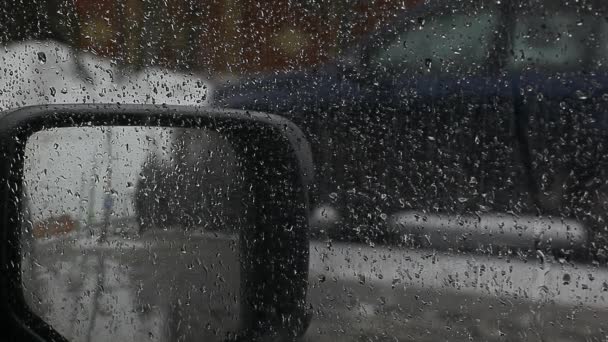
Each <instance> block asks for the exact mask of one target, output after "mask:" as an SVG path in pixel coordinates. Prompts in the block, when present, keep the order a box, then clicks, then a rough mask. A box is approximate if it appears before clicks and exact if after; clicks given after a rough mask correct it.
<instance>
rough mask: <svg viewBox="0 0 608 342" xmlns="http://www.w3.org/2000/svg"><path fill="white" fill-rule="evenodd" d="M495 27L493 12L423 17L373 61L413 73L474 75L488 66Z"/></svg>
mask: <svg viewBox="0 0 608 342" xmlns="http://www.w3.org/2000/svg"><path fill="white" fill-rule="evenodd" d="M412 21H413V20H412ZM495 25H496V16H495V15H494V14H492V13H490V12H480V13H477V14H476V13H470V14H452V15H441V16H429V17H424V18H422V17H421V18H418V19H417V21H416V22H414V23H411V25H408V26H407V29H406V31H405V32H403V33H401V34H400V35H399V36H398V37H397V39H395V40H394V41H392V42H391V43H390V45H388V46H387V47H386V48H383V49H381V50H380V51H379V52H378V53H377V54H376V55H374V56H373V61H374V62H376V63H379V64H381V65H384V66H389V67H391V68H392V69H396V68H399V69H407V70H410V71H414V72H415V71H427V70H429V71H430V70H432V71H437V72H445V73H449V72H467V71H474V70H477V69H479V68H481V67H482V66H483V65H484V63H485V62H484V61H485V59H486V57H487V56H488V53H489V48H490V44H491V42H492V33H493V29H494V27H495Z"/></svg>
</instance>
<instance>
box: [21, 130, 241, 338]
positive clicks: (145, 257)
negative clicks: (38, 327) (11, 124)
mask: <svg viewBox="0 0 608 342" xmlns="http://www.w3.org/2000/svg"><path fill="white" fill-rule="evenodd" d="M235 153H236V152H235V150H234V149H233V147H232V146H231V144H230V143H229V142H228V141H227V140H226V139H224V138H223V137H221V136H220V135H218V134H217V133H216V132H214V131H208V130H201V129H176V128H167V127H70V128H55V129H49V130H43V131H39V132H37V133H35V134H34V135H32V136H31V137H30V138H29V140H28V141H27V144H26V153H25V162H24V184H23V201H22V203H23V211H22V212H23V224H22V234H21V237H22V238H21V240H22V255H23V259H22V282H23V287H24V289H25V290H24V291H25V293H24V295H25V298H26V301H27V303H28V305H29V306H30V308H31V310H32V311H33V312H34V313H35V314H37V315H39V316H40V317H42V318H43V319H44V320H45V321H46V322H48V323H49V324H50V325H51V326H52V327H53V328H54V329H55V330H57V331H58V332H59V333H61V334H62V335H63V336H65V337H66V338H67V339H68V340H71V341H108V340H110V339H112V340H116V341H142V340H146V341H177V340H179V341H189V340H197V341H215V340H218V341H220V340H226V339H227V338H229V336H230V335H231V334H232V333H234V332H235V331H236V330H237V329H238V326H239V282H240V278H239V273H240V270H239V267H240V266H239V241H238V231H239V230H240V229H241V228H242V227H243V226H244V225H245V224H247V220H245V219H244V217H245V213H246V210H245V207H244V205H243V203H244V198H243V196H244V194H245V192H244V181H243V172H242V169H241V167H240V164H239V162H238V160H237V158H236V154H235Z"/></svg>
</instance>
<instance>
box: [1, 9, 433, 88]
mask: <svg viewBox="0 0 608 342" xmlns="http://www.w3.org/2000/svg"><path fill="white" fill-rule="evenodd" d="M3 2H5V3H6V6H3V7H5V8H6V7H10V8H13V10H12V11H10V10H9V11H5V12H3V13H1V14H0V15H3V16H5V18H0V19H2V20H1V21H2V22H3V23H5V24H4V25H6V27H3V30H2V33H0V37H1V40H2V41H4V42H6V41H14V40H22V39H28V38H44V37H45V36H47V35H51V36H52V37H53V38H57V37H61V39H63V40H64V41H65V42H68V43H70V45H72V46H75V47H79V48H82V49H85V50H89V51H92V52H94V53H96V54H98V55H100V56H104V57H110V58H113V59H115V60H116V61H117V62H118V63H119V64H122V65H127V66H130V67H133V68H136V69H139V68H143V67H147V66H152V65H156V66H161V67H167V68H171V69H175V70H190V71H193V72H197V73H203V74H207V75H208V76H209V77H210V78H217V77H220V76H222V77H223V76H226V75H230V74H236V75H243V74H248V73H253V72H260V71H265V72H268V71H274V70H290V69H294V68H301V67H310V66H316V65H319V64H321V63H323V62H324V61H327V60H329V59H331V58H332V57H335V56H336V55H338V54H339V53H340V51H341V50H343V49H345V48H347V47H348V46H351V44H352V43H353V42H354V41H356V40H357V39H359V38H361V37H363V36H365V35H366V34H367V33H369V32H371V31H373V30H374V29H377V28H378V27H379V26H380V25H381V23H382V22H384V21H386V20H389V19H390V15H391V13H392V14H394V13H395V10H396V9H403V8H408V7H411V6H415V5H416V4H419V3H421V2H422V1H421V0H376V1H374V0H370V1H356V2H353V1H348V0H337V1H329V0H300V1H288V0H268V1H264V2H260V1H254V0H245V1H236V0H148V1H139V0H49V1H48V2H47V1H40V0H37V1H24V0H19V1H17V2H14V1H12V0H3ZM34 7H39V8H40V9H41V10H40V11H38V13H36V12H34V11H32V10H31V9H32V8H34ZM45 7H48V8H47V9H46V10H45ZM45 12H46V13H53V14H55V13H57V15H53V16H52V18H50V20H45V18H40V17H39V16H44V14H43V13H45ZM0 25H2V24H0Z"/></svg>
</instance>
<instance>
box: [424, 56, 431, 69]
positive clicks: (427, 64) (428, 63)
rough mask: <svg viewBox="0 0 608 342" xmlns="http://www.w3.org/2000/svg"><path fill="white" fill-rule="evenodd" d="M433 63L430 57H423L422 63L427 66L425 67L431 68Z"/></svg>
mask: <svg viewBox="0 0 608 342" xmlns="http://www.w3.org/2000/svg"><path fill="white" fill-rule="evenodd" d="M432 64H433V60H432V59H430V58H425V59H424V65H425V66H426V67H427V69H429V70H430V69H431V65H432Z"/></svg>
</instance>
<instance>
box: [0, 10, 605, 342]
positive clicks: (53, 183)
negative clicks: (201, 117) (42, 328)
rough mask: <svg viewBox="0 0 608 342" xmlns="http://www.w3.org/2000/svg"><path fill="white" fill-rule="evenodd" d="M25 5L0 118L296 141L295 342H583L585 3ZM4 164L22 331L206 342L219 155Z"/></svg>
mask: <svg viewBox="0 0 608 342" xmlns="http://www.w3.org/2000/svg"><path fill="white" fill-rule="evenodd" d="M33 3H34V5H31V6H28V5H24V4H20V5H19V6H5V8H2V9H0V29H1V30H0V41H1V42H2V47H1V48H0V60H1V61H2V63H1V65H2V67H1V68H0V111H7V110H11V109H15V108H19V107H23V106H28V105H33V104H58V103H94V104H101V103H112V104H115V103H118V104H154V105H158V106H164V105H186V106H192V107H213V108H224V109H242V110H245V111H247V112H248V113H250V112H251V111H261V112H267V113H272V114H277V115H280V116H282V117H285V118H287V119H288V120H290V121H292V122H293V123H295V124H296V125H297V126H298V127H300V128H301V129H302V131H303V132H304V135H305V136H306V139H307V140H308V141H309V143H310V145H311V148H312V157H313V161H314V172H313V173H314V181H313V184H312V185H311V187H310V208H309V209H310V215H309V229H310V232H309V233H310V234H309V235H310V241H309V242H310V248H309V249H310V261H309V277H308V283H307V290H308V297H307V310H308V311H307V312H309V313H310V321H308V322H307V323H308V325H307V329H306V330H305V331H303V332H301V334H300V335H299V336H298V340H301V341H604V340H606V336H607V333H606V331H607V329H608V320H607V318H608V224H607V222H608V68H607V66H608V3H607V2H606V1H604V0H578V1H558V0H513V1H506V0H492V1H485V0H462V1H447V0H446V1H439V0H438V1H424V0H382V1H380V0H377V1H363V0H361V1H360V0H354V1H350V0H349V1H347V0H336V1H319V0H303V1H286V0H267V1H262V0H247V1H232V0H214V1H198V0H168V1H164V0H145V1H141V2H138V1H119V0H104V1H90V0H78V1H64V0H37V1H34V2H33ZM0 115H1V114H0ZM108 132H110V133H108ZM28 151H29V152H28V153H30V154H29V155H28V159H27V164H26V166H27V168H26V170H27V174H26V176H27V177H26V183H25V184H24V186H25V189H26V190H27V191H26V192H25V193H24V194H23V198H22V199H21V200H22V202H23V203H24V212H26V213H27V217H25V219H24V222H23V226H22V229H23V232H24V239H23V241H22V248H23V250H24V251H25V252H26V253H25V256H24V258H23V285H24V287H25V288H26V290H25V293H24V294H25V297H26V298H27V300H28V305H29V306H30V308H31V309H32V310H33V311H34V312H35V313H36V314H38V315H40V316H41V317H43V318H44V320H45V321H47V322H48V323H49V324H51V325H52V326H53V327H54V328H55V329H56V330H58V331H59V332H60V333H61V334H62V335H64V336H66V337H67V338H68V339H69V340H74V341H87V342H88V341H93V340H96V341H97V340H99V341H105V340H109V339H112V338H114V337H115V338H120V339H126V340H131V339H137V340H139V339H142V340H150V341H198V340H200V339H202V338H205V339H209V340H214V339H215V340H222V339H226V338H230V336H232V335H231V334H232V333H233V331H234V330H235V329H237V328H238V326H239V324H240V322H239V321H238V318H237V316H238V315H236V314H235V312H237V311H238V310H239V304H238V302H239V298H240V297H239V293H240V292H239V291H238V284H237V283H238V282H239V277H240V273H239V265H238V263H239V260H238V253H236V252H235V251H236V248H237V247H238V244H239V243H246V242H243V241H239V240H238V239H237V238H236V236H237V233H238V232H239V229H242V227H245V226H247V224H248V221H247V213H245V211H246V210H244V208H245V207H246V204H248V203H249V202H247V200H248V199H247V196H246V194H247V189H246V188H243V183H242V182H241V181H242V171H243V170H241V168H242V165H240V164H239V163H238V162H237V160H236V159H235V156H234V155H235V153H237V152H238V151H235V150H234V148H233V146H231V144H230V143H228V142H227V141H225V140H224V139H223V137H222V136H221V135H218V134H214V133H212V132H209V131H198V132H187V131H183V130H179V129H170V128H167V127H164V128H163V127H154V128H151V127H137V128H135V127H130V128H125V127H111V128H108V127H104V128H99V129H95V130H91V131H86V130H84V131H82V130H80V131H79V130H76V131H73V132H67V131H65V130H63V131H62V130H56V131H51V132H47V131H45V132H42V133H39V134H38V135H37V136H34V137H33V138H32V140H31V141H30V145H29V150H28ZM249 204H251V203H249ZM273 209H275V210H277V211H280V210H281V208H273ZM100 274H103V276H101V277H100ZM235 327H237V328H235ZM0 339H1V338H0Z"/></svg>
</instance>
